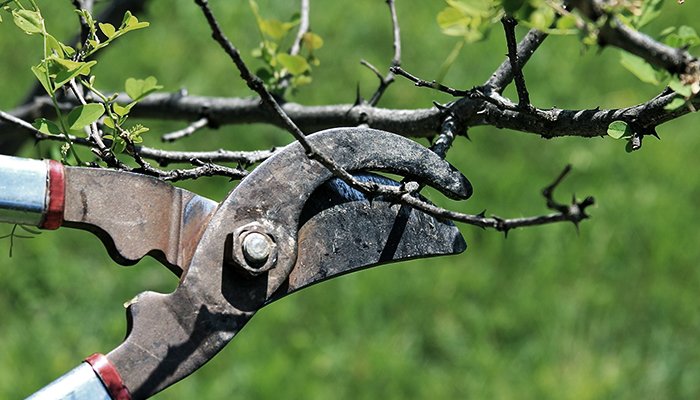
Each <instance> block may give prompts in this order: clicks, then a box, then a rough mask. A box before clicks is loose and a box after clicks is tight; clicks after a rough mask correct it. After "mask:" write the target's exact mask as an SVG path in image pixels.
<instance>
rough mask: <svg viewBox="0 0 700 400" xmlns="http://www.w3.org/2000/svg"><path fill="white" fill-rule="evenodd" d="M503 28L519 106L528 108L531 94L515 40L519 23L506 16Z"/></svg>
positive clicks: (502, 21)
mask: <svg viewBox="0 0 700 400" xmlns="http://www.w3.org/2000/svg"><path fill="white" fill-rule="evenodd" d="M501 23H502V24H503V30H504V31H505V34H506V44H507V46H508V59H509V60H510V68H511V70H512V71H513V76H514V78H515V87H516V89H517V92H518V106H520V108H528V107H529V106H530V95H529V94H528V92H527V87H526V86H525V76H523V70H522V69H521V67H520V61H519V60H518V45H517V43H516V42H515V26H516V25H517V24H518V21H516V20H515V19H514V18H511V17H508V16H505V17H503V18H502V19H501Z"/></svg>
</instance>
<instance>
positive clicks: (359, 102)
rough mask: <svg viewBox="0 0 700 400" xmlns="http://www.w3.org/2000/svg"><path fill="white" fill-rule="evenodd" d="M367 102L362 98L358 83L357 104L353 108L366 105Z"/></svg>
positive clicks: (356, 89)
mask: <svg viewBox="0 0 700 400" xmlns="http://www.w3.org/2000/svg"><path fill="white" fill-rule="evenodd" d="M364 102H365V100H364V99H363V98H362V95H361V94H360V83H359V82H358V83H357V87H356V88H355V103H354V104H353V105H352V106H353V107H357V106H359V105H361V104H362V103H364Z"/></svg>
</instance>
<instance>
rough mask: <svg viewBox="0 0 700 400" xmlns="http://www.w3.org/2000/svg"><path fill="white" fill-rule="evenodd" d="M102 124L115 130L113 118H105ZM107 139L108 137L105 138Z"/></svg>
mask: <svg viewBox="0 0 700 400" xmlns="http://www.w3.org/2000/svg"><path fill="white" fill-rule="evenodd" d="M102 123H103V124H105V126H106V127H108V128H112V129H114V120H113V119H112V118H105V119H103V120H102ZM106 137H107V136H105V138H106ZM108 139H109V138H108Z"/></svg>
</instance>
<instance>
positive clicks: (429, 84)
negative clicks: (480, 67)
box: [391, 66, 471, 97]
mask: <svg viewBox="0 0 700 400" xmlns="http://www.w3.org/2000/svg"><path fill="white" fill-rule="evenodd" d="M391 72H393V73H395V74H396V75H400V76H403V77H404V78H406V79H408V80H409V81H411V82H413V83H414V84H415V85H416V86H418V87H426V88H430V89H435V90H437V91H440V92H443V93H447V94H450V95H452V96H455V97H464V96H467V95H469V93H470V92H471V91H469V90H459V89H454V88H451V87H449V86H445V85H443V84H442V83H438V82H436V81H426V80H424V79H421V78H419V77H417V76H415V75H412V74H410V73H409V72H407V71H406V70H404V69H403V68H401V67H399V66H394V67H391Z"/></svg>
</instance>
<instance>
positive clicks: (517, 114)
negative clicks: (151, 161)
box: [0, 91, 700, 150]
mask: <svg viewBox="0 0 700 400" xmlns="http://www.w3.org/2000/svg"><path fill="white" fill-rule="evenodd" d="M675 96H676V95H675V94H674V93H673V92H670V91H665V92H664V93H661V94H660V95H659V96H657V97H655V98H653V99H651V100H649V101H648V102H645V103H642V104H638V105H635V106H632V107H627V108H622V109H611V110H601V109H597V108H596V109H589V110H564V109H558V108H552V109H548V110H544V109H538V108H535V109H532V110H521V109H519V108H518V107H517V105H516V104H513V103H512V102H510V101H508V100H507V99H504V98H502V97H500V96H498V95H497V94H495V93H491V95H486V94H484V93H481V92H480V91H472V92H471V93H470V96H467V97H464V98H461V99H459V100H457V101H456V102H455V103H454V104H452V105H451V106H450V107H449V109H450V110H451V112H452V113H453V114H454V116H455V118H457V119H458V121H459V123H460V126H462V127H474V126H482V125H493V126H495V127H499V128H508V129H513V130H517V131H523V132H529V133H534V134H538V135H541V136H543V137H548V138H552V137H563V136H580V137H597V136H605V135H606V134H607V128H608V125H609V124H610V123H611V122H613V121H616V120H622V121H626V122H635V123H636V124H637V125H639V126H640V127H643V128H650V127H655V126H657V125H660V124H663V123H664V122H667V121H670V120H673V119H676V118H678V117H681V116H683V115H685V114H687V113H689V112H691V110H690V109H689V108H688V107H681V108H679V109H677V110H674V111H668V110H665V109H664V106H666V105H667V104H669V103H670V102H671V100H673V99H674V97H675ZM119 99H124V100H123V101H125V102H128V100H127V98H126V97H123V96H120V97H119ZM72 101H73V102H74V103H69V102H65V103H62V104H61V107H62V108H64V109H65V110H70V109H71V108H72V106H73V105H75V104H77V100H75V99H73V100H72ZM120 101H121V100H120ZM692 104H693V105H694V107H695V108H699V107H700V99H698V98H694V99H693V100H692ZM282 108H283V110H284V112H285V113H287V114H288V115H289V117H290V118H291V119H292V120H294V121H295V122H296V123H297V124H298V125H299V126H300V127H302V129H304V130H305V131H308V132H315V131H318V130H322V129H328V128H332V127H340V126H357V125H359V124H362V123H366V124H367V125H368V126H370V127H372V128H376V129H380V130H384V131H388V132H393V133H396V134H399V135H402V136H409V137H432V136H434V135H435V133H436V132H439V129H440V126H441V123H442V120H443V119H444V117H445V112H444V111H443V110H439V109H437V108H435V107H433V108H424V109H413V110H392V109H386V108H376V107H370V106H367V105H352V104H337V105H326V106H304V105H301V104H297V103H285V104H284V105H283V106H282ZM10 114H12V115H14V116H16V117H19V118H21V119H23V120H33V119H34V118H38V117H41V116H43V117H52V116H53V110H52V106H51V102H50V100H49V99H48V98H46V97H43V98H38V99H36V101H35V102H34V103H32V104H28V105H25V106H22V107H19V108H17V109H15V110H13V111H12V112H10ZM130 115H131V116H132V118H144V119H162V120H197V119H199V118H201V117H202V116H206V117H207V118H209V119H210V121H214V123H215V124H216V125H218V126H223V125H230V124H251V123H263V124H274V125H277V126H280V125H281V124H280V123H279V121H277V120H275V119H274V118H273V116H272V115H271V113H270V111H269V110H267V109H265V108H264V107H263V106H262V105H261V104H260V101H259V100H258V99H253V98H247V99H241V98H221V97H200V96H183V95H182V94H179V93H175V94H167V93H157V94H152V95H150V96H148V97H147V98H145V99H143V100H142V101H141V102H139V104H138V105H136V106H135V107H134V108H133V109H132V111H131V113H130ZM10 129H12V130H14V129H16V128H15V127H14V126H13V125H2V127H1V128H0V132H2V135H0V137H2V136H4V135H5V134H6V133H7V132H8V131H9V130H10ZM0 150H4V149H2V148H0Z"/></svg>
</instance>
